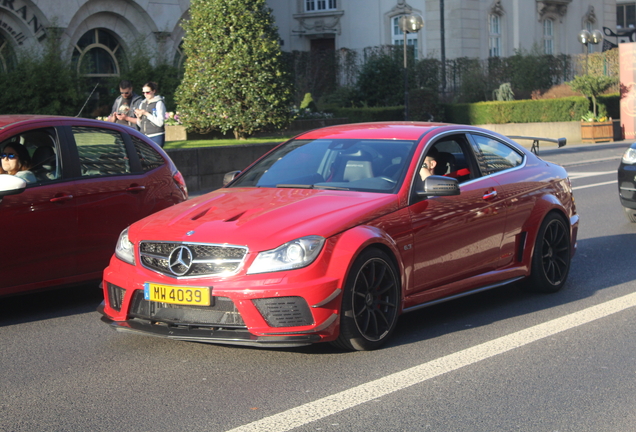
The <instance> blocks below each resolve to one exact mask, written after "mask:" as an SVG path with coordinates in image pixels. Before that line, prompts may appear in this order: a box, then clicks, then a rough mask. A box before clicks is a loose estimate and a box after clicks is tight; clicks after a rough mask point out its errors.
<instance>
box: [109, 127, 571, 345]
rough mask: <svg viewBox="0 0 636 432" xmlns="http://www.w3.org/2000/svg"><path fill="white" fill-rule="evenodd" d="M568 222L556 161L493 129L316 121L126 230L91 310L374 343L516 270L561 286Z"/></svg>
mask: <svg viewBox="0 0 636 432" xmlns="http://www.w3.org/2000/svg"><path fill="white" fill-rule="evenodd" d="M578 220H579V217H578V215H577V214H576V209H575V204H574V199H573V196H572V188H571V185H570V181H569V179H568V176H567V172H566V171H565V169H563V168H562V167H560V166H557V165H554V164H551V163H549V162H546V161H544V160H541V159H540V158H538V157H537V156H535V155H534V154H533V153H531V152H529V151H527V150H525V149H524V148H523V147H521V146H519V145H518V144H516V143H515V142H513V141H511V140H510V139H507V138H506V137H503V136H501V135H498V134H495V133H492V132H490V131H487V130H484V129H479V128H475V127H470V126H461V125H449V124H432V123H367V124H350V125H343V126H335V127H328V128H324V129H318V130H314V131H310V132H307V133H304V134H302V135H299V136H298V137H296V138H295V139H293V140H291V141H288V142H286V143H283V144H281V145H280V146H278V147H277V148H275V149H274V150H272V151H271V152H269V153H268V154H266V155H265V156H263V157H262V158H261V159H259V160H258V161H257V162H255V163H254V164H252V165H251V166H250V167H248V168H247V169H246V170H245V171H243V172H242V173H240V175H238V176H237V177H236V178H235V179H233V180H232V181H231V182H230V183H229V184H228V185H226V186H225V187H224V188H222V189H219V190H217V191H214V192H212V193H209V194H207V195H204V196H201V197H198V198H195V199H193V200H190V201H188V202H186V203H183V204H180V205H177V206H174V207H171V208H169V209H166V210H164V211H161V212H159V213H157V214H155V215H153V216H150V217H148V218H146V219H143V220H142V221H139V222H137V223H135V224H133V225H131V226H130V228H129V229H126V230H124V232H123V233H122V234H121V236H120V238H119V242H118V244H117V248H116V251H115V255H114V257H113V258H112V259H111V262H110V266H109V267H108V268H107V269H106V270H105V272H104V283H103V287H104V296H105V302H104V304H102V305H101V306H100V308H99V310H100V311H101V312H102V314H103V315H104V316H103V320H104V321H105V322H107V323H109V324H110V325H111V326H112V327H113V328H115V329H117V330H121V331H130V332H138V333H146V334H152V335H157V336H164V337H167V338H173V339H180V340H188V341H199V342H212V343H226V344H243V345H254V346H269V347H283V346H299V345H305V344H309V343H313V342H322V341H331V342H333V343H334V344H335V345H337V346H339V347H341V348H344V349H350V350H368V349H374V348H377V347H379V346H380V345H382V344H383V343H384V342H385V341H386V340H387V338H389V336H390V335H391V333H392V332H393V330H394V329H395V326H396V321H397V319H398V316H399V315H400V314H401V313H404V312H409V311H414V310H417V309H420V308H422V307H425V306H429V305H432V304H435V303H438V302H441V301H445V300H450V299H453V298H457V297H461V296H465V295H467V294H470V293H474V292H478V291H483V290H485V289H489V288H495V287H499V286H502V285H504V284H508V283H512V282H515V281H520V280H526V284H527V286H528V287H529V288H530V289H533V290H536V291H543V292H552V291H556V290H558V289H560V288H561V287H562V286H563V285H564V283H565V280H566V278H567V275H568V271H569V268H570V259H571V257H572V255H573V254H574V252H575V247H576V234H577V227H578Z"/></svg>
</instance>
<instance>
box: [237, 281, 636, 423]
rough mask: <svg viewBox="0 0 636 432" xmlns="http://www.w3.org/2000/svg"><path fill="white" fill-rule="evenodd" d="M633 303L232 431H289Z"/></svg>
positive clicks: (564, 320)
mask: <svg viewBox="0 0 636 432" xmlns="http://www.w3.org/2000/svg"><path fill="white" fill-rule="evenodd" d="M634 306H636V293H632V294H628V295H625V296H623V297H619V298H617V299H614V300H610V301H607V302H605V303H601V304H599V305H596V306H592V307H589V308H587V309H583V310H581V311H578V312H574V313H572V314H569V315H566V316H563V317H561V318H556V319H553V320H551V321H548V322H545V323H543V324H538V325H535V326H533V327H530V328H527V329H524V330H521V331H518V332H515V333H512V334H509V335H507V336H503V337H500V338H497V339H494V340H491V341H489V342H485V343H482V344H480V345H476V346H474V347H471V348H467V349H465V350H462V351H459V352H456V353H454V354H450V355H447V356H445V357H441V358H438V359H436V360H432V361H430V362H428V363H423V364H421V365H418V366H415V367H412V368H409V369H406V370H403V371H402V372H397V373H394V374H391V375H388V376H386V377H384V378H380V379H377V380H375V381H371V382H368V383H366V384H361V385H359V386H357V387H353V388H351V389H349V390H345V391H342V392H340V393H336V394H334V395H331V396H327V397H324V398H322V399H318V400H316V401H314V402H309V403H306V404H304V405H300V406H298V407H296V408H291V409H289V410H287V411H283V412H281V413H279V414H275V415H272V416H270V417H265V418H263V419H261V420H257V421H255V422H253V423H249V424H246V425H243V426H239V427H237V428H235V429H232V430H231V431H229V432H251V431H259V432H263V431H276V432H283V431H288V430H291V429H294V428H297V427H300V426H304V425H306V424H308V423H311V422H313V421H316V420H320V419H323V418H325V417H327V416H330V415H333V414H336V413H338V412H341V411H344V410H346V409H349V408H353V407H356V406H358V405H361V404H363V403H365V402H369V401H371V400H374V399H377V398H379V397H382V396H386V395H388V394H391V393H394V392H397V391H399V390H403V389H405V388H407V387H410V386H413V385H416V384H420V383H423V382H424V381H427V380H429V379H431V378H434V377H437V376H439V375H443V374H446V373H448V372H452V371H455V370H457V369H460V368H462V367H465V366H468V365H471V364H474V363H477V362H480V361H482V360H485V359H488V358H491V357H494V356H496V355H498V354H502V353H505V352H508V351H511V350H514V349H515V348H519V347H522V346H524V345H528V344H530V343H532V342H536V341H538V340H541V339H544V338H547V337H550V336H552V335H555V334H557V333H561V332H564V331H566V330H570V329H573V328H575V327H579V326H582V325H584V324H587V323H589V322H591V321H594V320H598V319H601V318H604V317H607V316H609V315H612V314H615V313H617V312H621V311H624V310H626V309H629V308H632V307H634Z"/></svg>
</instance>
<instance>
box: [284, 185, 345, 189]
mask: <svg viewBox="0 0 636 432" xmlns="http://www.w3.org/2000/svg"><path fill="white" fill-rule="evenodd" d="M276 187H277V188H290V189H328V190H349V188H346V187H340V186H323V185H320V186H319V185H313V184H311V185H308V184H277V185H276Z"/></svg>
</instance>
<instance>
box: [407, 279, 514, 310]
mask: <svg viewBox="0 0 636 432" xmlns="http://www.w3.org/2000/svg"><path fill="white" fill-rule="evenodd" d="M521 279H523V276H519V277H515V278H512V279H508V280H505V281H503V282H498V283H496V284H492V285H487V286H485V287H481V288H477V289H474V290H471V291H466V292H463V293H459V294H455V295H452V296H449V297H443V298H440V299H437V300H432V301H430V302H426V303H422V304H418V305H415V306H411V307H409V308H406V309H403V310H402V312H403V313H407V312H413V311H416V310H420V309H424V308H426V307H429V306H434V305H436V304H440V303H444V302H447V301H451V300H455V299H458V298H462V297H466V296H469V295H471V294H477V293H480V292H483V291H488V290H491V289H494V288H499V287H501V286H504V285H508V284H511V283H513V282H517V281H520V280H521Z"/></svg>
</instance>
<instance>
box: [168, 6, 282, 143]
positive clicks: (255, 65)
mask: <svg viewBox="0 0 636 432" xmlns="http://www.w3.org/2000/svg"><path fill="white" fill-rule="evenodd" d="M190 15H191V19H190V20H189V21H186V22H184V24H183V27H184V29H185V31H186V35H185V38H184V42H183V49H184V53H185V55H186V60H185V72H184V77H183V81H182V82H181V84H180V86H179V88H178V89H177V92H176V95H175V99H176V101H177V106H178V109H179V112H180V114H181V118H182V119H183V123H184V125H185V126H186V128H188V129H189V130H195V131H197V132H201V133H203V132H209V131H211V130H215V129H217V130H220V131H221V132H223V133H226V132H228V131H232V132H233V133H234V136H235V138H237V139H245V137H246V136H248V135H251V134H253V133H254V132H257V131H259V130H264V129H266V128H271V127H276V128H281V127H284V126H286V125H288V124H289V122H290V119H291V117H290V106H291V101H292V88H291V87H292V86H291V80H290V79H289V74H288V73H287V71H286V69H285V67H284V63H283V59H282V55H281V51H280V45H279V40H280V39H279V36H278V30H277V29H276V27H275V25H274V19H273V17H272V14H271V9H269V8H267V7H266V5H265V0H213V1H210V0H192V1H191V2H190Z"/></svg>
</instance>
